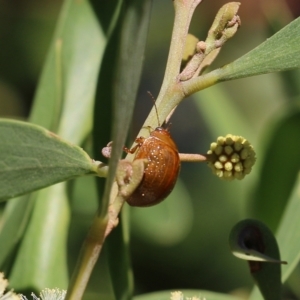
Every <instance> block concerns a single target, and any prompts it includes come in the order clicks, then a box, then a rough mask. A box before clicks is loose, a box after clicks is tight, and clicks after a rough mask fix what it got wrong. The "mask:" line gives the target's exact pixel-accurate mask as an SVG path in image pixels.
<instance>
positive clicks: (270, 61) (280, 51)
mask: <svg viewBox="0 0 300 300" xmlns="http://www.w3.org/2000/svg"><path fill="white" fill-rule="evenodd" d="M299 31H300V18H298V19H296V20H294V21H293V22H291V23H290V24H288V25H287V26H285V27H284V28H283V29H282V30H280V31H279V32H277V33H276V34H274V35H273V36H272V37H270V38H269V39H267V40H266V41H265V42H264V43H262V44H261V45H259V46H258V47H256V48H255V49H253V50H252V51H250V52H248V53H247V54H245V55H244V56H242V57H241V58H239V59H237V60H235V61H234V62H232V63H230V64H228V65H226V66H224V67H223V68H220V69H217V70H216V71H213V72H216V73H217V77H218V81H226V80H232V79H236V78H243V77H249V76H254V75H259V74H265V73H272V72H278V71H284V70H289V69H295V68H299V67H300V46H299V45H300V35H299Z"/></svg>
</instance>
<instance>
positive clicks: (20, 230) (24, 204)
mask: <svg viewBox="0 0 300 300" xmlns="http://www.w3.org/2000/svg"><path fill="white" fill-rule="evenodd" d="M35 196H36V195H35V194H31V195H23V196H21V197H18V198H15V199H12V200H11V201H9V202H8V203H7V204H6V206H5V210H4V212H3V216H2V217H3V218H2V220H1V222H2V224H3V225H2V227H1V230H0V245H1V247H0V270H2V271H6V270H5V269H4V265H5V262H7V261H9V258H10V256H11V255H13V253H15V249H16V247H17V245H18V243H19V241H20V239H21V238H22V237H23V235H24V231H25V229H26V225H27V221H28V218H29V217H30V213H31V210H32V206H33V203H34V199H35Z"/></svg>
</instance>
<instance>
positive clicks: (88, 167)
mask: <svg viewBox="0 0 300 300" xmlns="http://www.w3.org/2000/svg"><path fill="white" fill-rule="evenodd" d="M0 141H1V144H0V166H1V168H0V200H5V199H9V198H12V197H16V196H18V195H21V194H25V193H28V192H31V191H34V190H38V189H40V188H43V187H46V186H49V185H52V184H55V183H58V182H61V181H64V180H68V179H71V178H75V177H78V176H82V175H85V174H96V171H97V167H96V165H95V164H94V163H93V161H92V160H91V159H90V157H89V156H88V155H87V154H86V153H85V152H84V151H83V150H82V149H81V148H79V147H77V146H74V145H71V144H68V143H67V142H65V141H63V140H61V139H60V138H59V137H58V136H56V135H55V134H53V133H51V132H50V131H48V130H46V129H43V128H42V127H39V126H37V125H32V124H29V123H25V122H19V121H10V120H4V119H2V120H0Z"/></svg>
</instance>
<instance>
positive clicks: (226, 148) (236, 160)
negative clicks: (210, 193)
mask: <svg viewBox="0 0 300 300" xmlns="http://www.w3.org/2000/svg"><path fill="white" fill-rule="evenodd" d="M255 160H256V157H255V151H254V149H253V147H252V145H251V144H250V143H249V142H248V141H247V140H246V139H244V138H243V137H241V136H236V135H232V134H227V135H226V136H225V137H218V139H217V142H214V143H211V145H210V150H208V152H207V162H208V165H209V167H210V168H211V169H212V171H213V173H214V174H215V175H217V176H218V177H220V178H222V179H225V180H233V179H239V180H241V179H243V178H244V177H245V176H246V175H247V174H249V173H250V172H251V169H252V167H253V165H254V163H255Z"/></svg>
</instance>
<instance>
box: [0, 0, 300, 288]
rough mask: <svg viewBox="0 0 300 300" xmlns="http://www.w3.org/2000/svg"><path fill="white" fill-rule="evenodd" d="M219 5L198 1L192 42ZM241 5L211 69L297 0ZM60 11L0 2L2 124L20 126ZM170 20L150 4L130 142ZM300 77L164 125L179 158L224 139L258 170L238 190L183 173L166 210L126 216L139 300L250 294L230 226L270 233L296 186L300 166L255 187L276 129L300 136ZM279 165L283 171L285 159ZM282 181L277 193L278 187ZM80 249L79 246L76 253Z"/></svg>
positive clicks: (226, 86) (288, 14)
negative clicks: (142, 298)
mask: <svg viewBox="0 0 300 300" xmlns="http://www.w3.org/2000/svg"><path fill="white" fill-rule="evenodd" d="M224 3H226V2H225V1H213V2H212V1H203V3H202V4H201V5H200V6H199V7H198V9H197V11H196V13H195V15H194V17H193V21H192V26H191V29H190V32H191V33H193V34H194V35H196V36H198V37H199V38H200V39H205V37H206V32H207V30H208V29H209V26H210V24H211V23H212V20H213V18H214V15H215V14H216V12H217V10H218V9H219V8H220V7H221V6H222V5H223V4H224ZM241 3H242V5H241V8H240V12H239V15H240V17H241V20H242V26H241V28H240V30H239V31H238V33H237V34H236V36H235V37H234V38H233V39H232V40H230V41H229V42H228V43H227V44H226V45H225V47H224V48H223V49H222V51H221V53H220V55H219V57H218V59H217V60H216V62H215V63H214V64H213V66H212V67H211V68H214V67H219V66H222V65H224V64H226V63H229V62H231V61H232V60H234V59H236V58H238V57H240V56H241V55H243V54H244V53H246V52H248V51H250V50H251V49H253V48H254V47H255V46H257V45H259V44H260V43H261V42H263V41H264V40H265V39H266V38H268V37H269V36H271V35H272V34H273V33H274V32H276V31H277V30H279V29H280V28H282V27H283V26H284V25H286V24H288V23H289V22H290V21H291V20H293V19H294V18H296V17H298V15H299V13H300V4H299V2H298V1H296V0H294V1H291V0H289V1H283V0H278V1H276V3H274V1H272V0H267V1H264V0H255V1H241ZM61 5H62V1H58V0H51V1H49V0H48V1H46V0H43V1H37V0H28V1H22V0H15V1H4V0H2V1H0V43H1V47H0V117H10V118H17V119H26V118H27V116H28V114H29V111H30V108H31V104H32V99H33V96H34V93H35V88H36V86H37V81H38V78H39V75H40V72H41V70H42V66H43V63H44V60H45V57H46V53H47V50H48V47H49V45H50V41H51V38H52V35H53V32H54V28H55V24H56V21H57V17H58V13H59V11H60V8H61ZM173 15H174V13H173V8H172V3H171V1H167V0H165V1H161V0H154V1H153V8H152V16H151V21H150V29H149V36H148V44H147V48H146V55H145V63H144V71H143V75H142V81H141V85H140V89H139V94H138V97H137V102H136V108H135V114H134V119H133V122H132V129H131V132H130V135H131V138H132V139H133V138H134V137H135V136H136V134H137V132H138V131H139V128H140V127H141V126H142V124H143V122H144V120H145V118H146V116H147V114H148V112H149V111H150V109H151V107H152V105H153V103H152V100H151V98H150V97H149V96H148V94H147V91H150V92H151V93H152V94H153V95H154V96H157V94H158V92H159V88H160V84H161V82H162V78H163V75H164V68H165V64H166V59H167V54H168V46H169V43H170V37H171V30H172V24H173ZM298 75H299V72H298V71H293V72H285V73H283V74H270V75H261V76H259V77H253V78H246V79H240V80H237V81H232V82H228V83H222V84H219V85H217V86H215V87H211V88H209V89H207V90H204V91H202V92H201V93H198V94H196V95H194V96H193V97H190V98H189V99H186V100H184V101H183V102H182V104H180V106H179V107H178V109H177V110H176V112H175V114H174V115H173V117H172V119H171V122H172V126H171V133H172V136H173V137H174V140H175V141H176V143H177V145H178V148H179V150H180V152H184V153H199V152H200V153H205V152H206V151H207V150H208V148H209V145H210V143H211V142H213V141H214V140H215V139H216V138H217V136H219V135H226V134H227V133H232V134H236V135H242V136H244V137H246V138H248V139H249V140H250V141H251V142H252V144H253V145H254V147H255V148H256V151H257V158H258V159H257V164H256V166H255V167H254V171H253V172H252V173H251V174H250V175H249V176H248V177H247V178H246V179H245V180H243V181H241V182H229V183H228V182H222V181H220V180H218V179H217V178H216V177H214V176H212V174H211V172H210V170H209V169H208V168H207V167H206V166H205V164H190V163H183V164H182V168H181V174H180V180H179V182H178V184H177V186H176V188H175V190H174V191H173V193H172V194H171V195H170V196H169V198H168V199H167V200H166V201H164V202H163V203H162V204H161V205H159V206H157V207H153V208H147V209H140V208H130V219H131V223H130V224H131V233H132V235H131V260H132V264H133V273H134V279H135V292H136V293H137V294H140V293H145V292H150V291H156V290H164V289H181V288H193V289H208V290H213V291H220V292H231V291H234V290H240V289H243V290H246V291H247V290H250V288H251V287H252V281H251V278H250V275H249V273H248V269H247V265H246V263H244V262H241V261H239V260H236V259H235V258H234V257H233V256H232V254H231V253H230V251H229V247H228V235H229V232H230V230H231V228H232V227H233V225H234V224H235V223H236V222H238V221H239V220H241V219H244V218H246V217H256V218H260V219H262V220H263V221H265V222H266V223H267V224H268V225H269V226H271V228H272V229H276V226H277V224H278V220H279V217H280V215H281V212H282V209H283V207H284V199H285V200H287V197H288V196H289V193H290V190H291V188H292V186H293V184H294V181H295V179H296V177H295V175H296V172H297V170H298V169H299V164H298V162H299V159H298V162H296V163H295V164H294V166H292V167H291V168H290V169H289V173H285V174H282V175H281V176H280V175H279V174H278V173H277V172H276V168H275V169H274V170H271V172H272V174H274V178H273V179H272V180H273V181H272V182H270V183H269V184H267V183H265V182H264V181H263V180H262V178H265V177H263V174H264V173H263V172H264V171H265V168H266V166H267V163H268V162H267V158H268V157H269V158H270V156H267V155H269V154H270V152H268V151H269V148H268V147H269V145H270V143H272V142H274V141H275V140H274V137H275V136H276V135H277V133H278V132H279V131H280V129H281V128H283V125H284V124H286V123H289V122H294V123H295V125H294V127H293V128H299V132H300V127H299V105H298V103H299V100H298V97H299V88H298V86H300V84H299V79H298V78H299V76H298ZM74 122H76V121H74ZM279 133H280V132H279ZM279 133H278V134H279ZM295 136H297V131H296V133H295ZM0 142H1V141H0ZM275 144H276V143H275ZM297 145H298V148H299V140H295V145H290V147H292V148H294V147H297ZM103 146H104V145H103ZM277 159H279V160H281V159H282V163H283V164H285V159H286V158H285V157H282V156H281V157H280V158H278V156H277ZM271 163H272V160H271V162H270V164H271ZM271 165H272V164H271ZM277 174H278V176H277ZM282 177H284V178H285V181H284V187H285V189H283V188H282V186H280V185H278V184H277V183H278V182H279V183H280V182H282ZM85 180H86V179H80V180H78V182H79V183H80V184H78V186H79V187H78V189H79V190H78V191H77V193H74V194H80V193H87V190H89V189H88V188H86V185H87V184H91V183H90V181H87V182H85ZM264 180H265V179H264ZM80 185H81V186H84V188H83V190H84V191H82V190H80ZM263 187H267V188H268V190H267V191H266V197H268V191H269V190H270V189H273V188H274V189H275V190H274V193H276V194H277V195H278V191H276V187H278V188H279V189H280V191H281V192H282V193H281V194H280V195H278V197H279V198H280V199H279V200H278V203H279V204H278V203H277V202H275V204H273V205H272V203H271V204H270V203H269V202H268V201H267V200H266V202H267V203H268V205H267V206H266V208H265V209H264V206H261V201H264V200H265V198H264V197H265V195H264V194H262V191H263ZM91 190H93V189H91ZM89 196H90V197H92V195H89ZM78 198H80V196H78ZM74 201H76V196H75V197H74ZM277 204H278V205H277ZM2 206H3V204H2ZM84 209H85V208H84V207H80V209H78V211H76V210H74V212H73V213H74V214H76V213H78V214H80V213H81V214H85V217H86V220H85V222H86V226H88V224H89V221H88V220H89V218H90V217H91V215H93V209H95V206H94V207H92V208H91V209H90V210H87V211H86V212H83V211H82V210H84ZM126 209H128V207H127V208H126ZM75 235H78V237H77V239H78V240H79V241H80V240H81V239H82V236H83V235H84V230H83V229H82V227H80V229H78V228H76V226H73V227H72V228H71V231H70V236H71V237H73V238H74V240H75V239H76V237H74V236H75ZM79 245H80V243H79V242H78V244H77V246H76V250H74V252H77V251H78V250H77V247H79ZM74 254H75V253H74ZM291 285H292V284H291ZM294 292H295V289H294Z"/></svg>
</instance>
